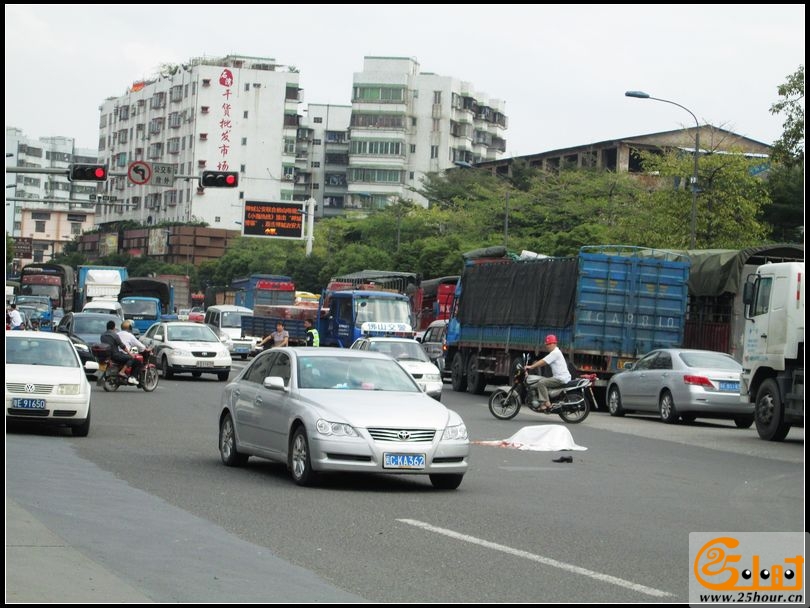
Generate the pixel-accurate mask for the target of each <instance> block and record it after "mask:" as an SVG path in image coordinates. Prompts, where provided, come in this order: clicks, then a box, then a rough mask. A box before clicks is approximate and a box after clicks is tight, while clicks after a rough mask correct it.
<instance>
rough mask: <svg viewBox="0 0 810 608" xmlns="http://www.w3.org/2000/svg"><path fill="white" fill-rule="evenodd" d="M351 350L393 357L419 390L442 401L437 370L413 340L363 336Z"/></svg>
mask: <svg viewBox="0 0 810 608" xmlns="http://www.w3.org/2000/svg"><path fill="white" fill-rule="evenodd" d="M351 348H353V349H359V350H370V351H374V352H378V353H384V354H386V355H388V356H390V357H393V358H394V359H396V360H397V361H398V362H399V363H400V364H401V365H402V367H404V368H405V369H406V370H408V373H409V374H410V375H411V376H413V379H414V380H416V383H417V384H418V385H419V388H421V389H422V390H423V391H425V392H426V393H427V394H428V395H430V396H431V397H433V398H434V399H436V401H441V400H442V388H443V387H444V383H443V382H442V376H441V373H440V372H439V368H438V367H436V366H435V365H434V364H433V363H431V362H430V359H428V356H427V355H426V354H425V351H424V350H422V346H421V345H420V344H419V342H417V341H416V340H414V339H413V338H387V337H382V336H380V337H377V336H364V337H362V338H357V340H355V341H354V343H353V344H352V345H351Z"/></svg>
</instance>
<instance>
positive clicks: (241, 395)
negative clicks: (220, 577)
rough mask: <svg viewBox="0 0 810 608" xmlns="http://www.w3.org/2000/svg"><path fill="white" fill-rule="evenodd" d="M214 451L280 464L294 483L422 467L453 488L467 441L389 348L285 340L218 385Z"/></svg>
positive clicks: (236, 459) (231, 460) (238, 461)
mask: <svg viewBox="0 0 810 608" xmlns="http://www.w3.org/2000/svg"><path fill="white" fill-rule="evenodd" d="M219 451H220V456H221V458H222V462H223V463H225V464H226V465H228V466H239V465H243V464H245V463H246V462H247V460H248V458H249V457H250V456H258V457H261V458H267V459H270V460H275V461H279V462H283V463H286V464H287V467H288V469H289V470H290V474H291V475H292V478H293V481H295V483H297V484H298V485H302V486H303V485H311V484H312V483H313V482H314V481H315V480H316V477H317V475H318V474H320V473H327V472H330V473H337V472H350V473H393V474H406V475H428V476H429V478H430V481H431V483H432V484H433V486H434V487H436V488H440V489H455V488H457V487H458V486H459V485H460V484H461V480H462V478H463V477H464V474H465V473H466V472H467V466H468V457H469V453H470V442H469V439H468V437H467V428H466V426H465V425H464V421H463V420H462V419H461V417H460V416H459V415H458V414H457V413H456V412H454V411H453V410H449V409H447V407H445V406H444V405H442V404H441V403H440V402H439V401H436V400H435V399H432V398H431V397H429V396H428V395H427V394H426V393H425V392H423V391H422V390H420V388H419V386H418V385H417V384H416V382H415V381H414V379H413V378H412V377H411V376H410V374H409V373H408V372H407V371H405V369H404V368H403V367H402V366H400V365H399V364H398V363H397V362H396V361H394V360H393V359H391V358H390V357H388V356H387V355H383V354H381V353H376V352H371V351H365V350H351V349H342V348H306V347H288V348H274V349H271V350H268V351H264V352H262V353H261V354H260V355H258V356H257V357H256V358H255V359H254V360H253V361H252V362H251V363H250V365H249V366H247V367H246V368H245V369H243V370H242V372H241V373H240V374H239V375H238V376H237V377H236V378H235V379H234V380H233V381H231V382H230V383H229V384H228V385H227V386H226V387H225V390H224V391H223V393H222V399H221V407H220V414H219Z"/></svg>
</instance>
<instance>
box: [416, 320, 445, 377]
mask: <svg viewBox="0 0 810 608" xmlns="http://www.w3.org/2000/svg"><path fill="white" fill-rule="evenodd" d="M447 323H448V321H447V319H439V320H437V321H433V322H431V324H430V325H428V328H427V329H426V330H425V333H424V334H422V338H421V340H420V342H421V344H422V350H424V351H425V354H426V355H427V356H428V358H429V359H430V361H431V363H433V365H435V366H436V367H438V368H439V373H440V374H441V375H442V378H449V377H450V369H449V368H448V366H446V365H445V362H444V353H445V352H446V350H447Z"/></svg>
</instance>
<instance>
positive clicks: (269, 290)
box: [231, 274, 295, 308]
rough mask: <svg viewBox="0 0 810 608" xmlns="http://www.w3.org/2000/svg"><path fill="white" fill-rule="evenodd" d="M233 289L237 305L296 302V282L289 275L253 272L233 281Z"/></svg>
mask: <svg viewBox="0 0 810 608" xmlns="http://www.w3.org/2000/svg"><path fill="white" fill-rule="evenodd" d="M231 289H232V290H234V291H235V292H236V295H235V300H234V303H235V304H236V305H237V306H245V307H247V308H255V307H256V306H258V305H264V306H276V305H287V304H295V283H293V280H292V277H288V276H283V275H275V274H253V275H250V276H249V277H245V278H241V279H234V280H233V281H231Z"/></svg>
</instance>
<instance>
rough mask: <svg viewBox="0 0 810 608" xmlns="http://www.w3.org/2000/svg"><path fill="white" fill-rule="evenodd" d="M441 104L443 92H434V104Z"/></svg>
mask: <svg viewBox="0 0 810 608" xmlns="http://www.w3.org/2000/svg"><path fill="white" fill-rule="evenodd" d="M441 102H442V92H441V91H433V103H441Z"/></svg>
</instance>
